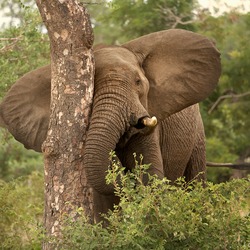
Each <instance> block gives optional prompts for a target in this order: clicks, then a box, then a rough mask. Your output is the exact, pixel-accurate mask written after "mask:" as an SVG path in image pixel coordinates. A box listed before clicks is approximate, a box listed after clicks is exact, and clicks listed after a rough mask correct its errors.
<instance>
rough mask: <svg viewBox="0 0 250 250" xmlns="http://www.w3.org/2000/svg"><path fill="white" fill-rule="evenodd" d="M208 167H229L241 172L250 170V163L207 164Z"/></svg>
mask: <svg viewBox="0 0 250 250" xmlns="http://www.w3.org/2000/svg"><path fill="white" fill-rule="evenodd" d="M206 165H207V167H227V168H233V169H239V170H250V163H248V162H241V163H217V162H207V163H206Z"/></svg>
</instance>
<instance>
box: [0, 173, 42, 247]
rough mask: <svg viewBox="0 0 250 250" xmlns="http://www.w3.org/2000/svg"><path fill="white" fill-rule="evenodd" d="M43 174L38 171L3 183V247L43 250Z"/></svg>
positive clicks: (0, 210)
mask: <svg viewBox="0 0 250 250" xmlns="http://www.w3.org/2000/svg"><path fill="white" fill-rule="evenodd" d="M43 199H44V195H43V176H42V175H41V174H39V173H38V172H34V173H32V174H31V175H30V176H28V177H22V178H18V179H16V180H15V181H11V182H4V181H1V182H0V215H1V216H0V249H4V250H5V249H11V250H19V249H27V250H31V249H40V248H41V236H42V226H41V225H42V221H43Z"/></svg>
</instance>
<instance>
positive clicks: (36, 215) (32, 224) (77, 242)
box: [0, 155, 250, 250]
mask: <svg viewBox="0 0 250 250" xmlns="http://www.w3.org/2000/svg"><path fill="white" fill-rule="evenodd" d="M112 157H113V155H112ZM111 160H112V159H111ZM148 167H149V166H148V165H142V164H141V162H136V167H135V170H134V171H133V172H128V173H126V174H124V169H123V168H121V167H120V166H119V164H118V163H116V162H115V161H113V160H112V166H111V168H110V170H109V171H108V174H107V182H108V183H113V184H114V186H115V190H116V195H117V196H119V197H120V204H119V205H117V206H116V207H115V208H114V211H113V212H109V213H108V214H107V215H105V218H106V220H107V222H108V226H106V227H104V226H103V223H99V224H95V225H91V224H89V223H88V221H87V218H85V217H84V211H83V210H82V209H81V208H78V209H77V211H76V212H77V213H78V214H79V218H78V220H77V221H72V219H71V218H65V220H64V225H63V231H62V238H61V239H60V241H59V239H58V238H54V239H52V240H54V243H55V245H56V246H57V248H58V249H60V250H61V249H62V250H63V249H65V250H66V249H67V250H69V249H70V250H71V249H84V250H86V249H98V250H102V249H112V250H116V249H125V250H128V249H135V250H137V249H145V250H147V249H159V250H160V249H168V250H171V249H178V250H179V249H180V250H182V249H183V250H184V249H209V250H210V249H213V250H214V249H215V250H219V249H240V250H244V249H245V250H246V249H249V246H250V217H249V209H250V185H249V180H250V179H241V180H232V181H230V182H226V183H221V184H212V183H208V184H207V186H206V187H205V188H204V187H202V185H201V183H195V182H192V183H186V182H185V181H184V180H183V179H179V180H177V181H176V182H175V185H172V184H171V183H170V182H169V181H168V180H166V179H163V180H159V179H157V178H156V177H154V176H148V179H149V181H148V185H144V184H143V182H142V180H143V177H145V176H147V173H146V171H147V168H148ZM118 180H119V181H118ZM0 187H1V188H0V209H1V211H0V214H1V217H0V242H1V247H2V248H1V249H14V250H15V249H28V250H30V249H41V246H42V241H43V240H45V238H44V237H43V230H42V226H41V222H42V214H43V176H42V175H41V174H38V173H33V174H31V175H30V176H29V177H26V178H19V179H16V180H15V181H12V182H8V183H7V182H2V183H1V184H0ZM50 240H51V239H50Z"/></svg>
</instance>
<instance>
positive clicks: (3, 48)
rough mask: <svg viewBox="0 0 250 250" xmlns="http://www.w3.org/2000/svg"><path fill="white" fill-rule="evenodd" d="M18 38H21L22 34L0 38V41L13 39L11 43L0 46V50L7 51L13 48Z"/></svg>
mask: <svg viewBox="0 0 250 250" xmlns="http://www.w3.org/2000/svg"><path fill="white" fill-rule="evenodd" d="M20 40H22V36H18V37H12V38H0V41H13V42H12V43H10V44H8V45H5V46H3V47H2V48H0V52H3V51H7V50H9V49H11V48H13V47H14V46H15V45H16V44H17V43H18V42H19V41H20Z"/></svg>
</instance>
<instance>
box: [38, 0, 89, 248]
mask: <svg viewBox="0 0 250 250" xmlns="http://www.w3.org/2000/svg"><path fill="white" fill-rule="evenodd" d="M36 3H37V6H38V8H39V11H40V13H41V16H42V19H43V22H44V24H45V26H46V27H47V30H48V34H49V37H50V46H51V67H52V83H51V116H50V125H49V129H48V134H47V139H46V141H45V142H44V144H43V153H44V173H45V229H46V233H47V236H55V237H59V239H60V232H61V226H62V224H61V219H62V215H64V214H66V215H69V216H71V217H72V219H73V220H75V219H76V218H77V213H75V212H76V210H75V208H79V207H82V208H83V209H84V211H85V214H86V215H87V216H89V217H90V218H93V191H92V189H91V188H90V187H89V186H88V184H87V181H86V175H85V171H84V166H83V155H84V142H85V132H86V127H87V124H88V121H89V112H90V107H91V103H92V96H93V86H94V79H93V78H94V60H93V54H92V49H91V48H92V45H93V32H92V28H91V23H90V19H89V15H88V13H87V11H86V9H85V8H84V7H81V6H80V5H79V4H78V3H77V1H75V0H36ZM59 239H58V240H59ZM43 249H55V248H54V247H53V245H52V244H50V243H48V242H46V243H44V246H43Z"/></svg>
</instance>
